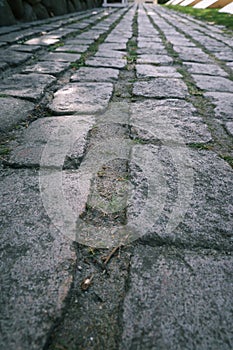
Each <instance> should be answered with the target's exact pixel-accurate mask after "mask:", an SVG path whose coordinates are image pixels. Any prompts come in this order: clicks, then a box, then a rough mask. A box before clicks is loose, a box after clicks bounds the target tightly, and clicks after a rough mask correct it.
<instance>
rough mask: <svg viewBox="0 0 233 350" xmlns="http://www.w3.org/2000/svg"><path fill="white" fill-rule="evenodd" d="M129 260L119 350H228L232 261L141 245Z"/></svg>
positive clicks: (212, 254)
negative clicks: (128, 282) (127, 283)
mask: <svg viewBox="0 0 233 350" xmlns="http://www.w3.org/2000/svg"><path fill="white" fill-rule="evenodd" d="M133 255H134V256H133V258H132V262H131V269H130V284H129V286H128V291H127V294H126V297H125V301H124V305H123V325H122V329H123V334H122V339H121V341H120V347H119V349H121V350H124V349H138V350H139V349H167V350H173V349H207V348H210V349H212V350H218V349H226V350H230V348H231V347H232V345H233V343H232V337H231V334H232V331H231V320H232V311H233V310H232V302H231V300H232V297H233V295H232V288H231V278H232V263H233V261H232V256H227V255H225V254H221V253H219V252H217V251H214V250H212V251H209V252H206V251H204V250H200V251H190V250H187V249H185V250H182V251H181V250H179V249H175V248H166V247H149V246H144V245H139V246H138V247H136V249H135V251H134V254H133ZM139 309H140V310H142V311H141V312H138V310H139Z"/></svg>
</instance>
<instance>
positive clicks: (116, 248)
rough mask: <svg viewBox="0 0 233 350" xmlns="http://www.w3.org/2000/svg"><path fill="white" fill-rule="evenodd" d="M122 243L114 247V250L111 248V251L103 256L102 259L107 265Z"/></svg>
mask: <svg viewBox="0 0 233 350" xmlns="http://www.w3.org/2000/svg"><path fill="white" fill-rule="evenodd" d="M120 247H121V244H120V245H118V246H117V247H115V248H113V250H111V252H110V253H109V254H108V255H107V256H106V257H102V260H103V262H104V264H105V265H107V264H108V262H109V260H110V259H111V258H112V257H113V255H114V254H115V253H116V252H117V250H118V249H120Z"/></svg>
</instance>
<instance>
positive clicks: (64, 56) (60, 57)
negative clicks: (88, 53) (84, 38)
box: [40, 51, 81, 62]
mask: <svg viewBox="0 0 233 350" xmlns="http://www.w3.org/2000/svg"><path fill="white" fill-rule="evenodd" d="M80 57H81V55H80V54H77V53H66V52H56V51H55V52H49V53H48V54H47V55H45V56H42V57H41V58H40V60H41V61H56V62H75V61H78V60H79V59H80Z"/></svg>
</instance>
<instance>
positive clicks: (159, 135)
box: [130, 99, 212, 144]
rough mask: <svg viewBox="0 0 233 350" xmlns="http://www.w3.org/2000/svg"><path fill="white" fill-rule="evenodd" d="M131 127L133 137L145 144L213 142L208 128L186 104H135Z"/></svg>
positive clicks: (166, 101) (171, 102)
mask: <svg viewBox="0 0 233 350" xmlns="http://www.w3.org/2000/svg"><path fill="white" fill-rule="evenodd" d="M142 116H143V117H142ZM130 124H131V135H132V136H133V137H137V138H139V139H140V140H144V141H146V142H152V143H153V142H158V141H161V142H165V143H174V144H176V143H177V144H179V143H181V144H185V143H186V144H192V143H208V142H210V141H211V140H212V137H211V134H210V132H209V130H208V127H207V125H206V124H205V123H204V122H203V121H202V119H201V117H200V116H199V115H198V113H197V111H196V110H195V108H194V107H193V106H192V105H191V104H190V103H187V102H185V101H182V102H180V101H179V100H172V99H171V100H169V99H167V100H162V101H151V100H149V101H145V102H136V103H134V104H133V106H132V107H131V117H130Z"/></svg>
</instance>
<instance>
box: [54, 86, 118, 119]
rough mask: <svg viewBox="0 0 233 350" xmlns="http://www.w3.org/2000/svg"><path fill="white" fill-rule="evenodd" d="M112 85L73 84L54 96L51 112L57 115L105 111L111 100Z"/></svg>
mask: <svg viewBox="0 0 233 350" xmlns="http://www.w3.org/2000/svg"><path fill="white" fill-rule="evenodd" d="M112 91H113V85H112V84H111V83H72V84H67V85H65V86H64V87H63V88H62V89H60V90H58V91H57V92H56V93H55V94H54V99H53V101H52V103H51V104H50V106H49V108H50V110H51V111H52V112H53V113H55V114H63V115H65V114H67V113H68V114H73V113H79V114H80V113H85V114H89V113H97V112H101V111H103V110H104V109H105V108H106V107H107V105H108V102H109V100H110V98H111V95H112Z"/></svg>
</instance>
